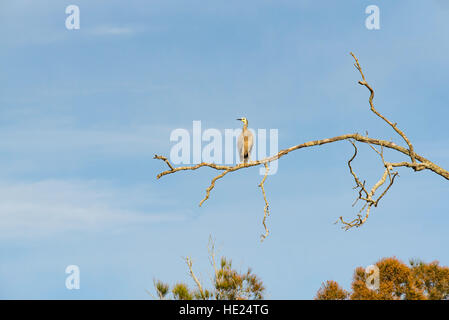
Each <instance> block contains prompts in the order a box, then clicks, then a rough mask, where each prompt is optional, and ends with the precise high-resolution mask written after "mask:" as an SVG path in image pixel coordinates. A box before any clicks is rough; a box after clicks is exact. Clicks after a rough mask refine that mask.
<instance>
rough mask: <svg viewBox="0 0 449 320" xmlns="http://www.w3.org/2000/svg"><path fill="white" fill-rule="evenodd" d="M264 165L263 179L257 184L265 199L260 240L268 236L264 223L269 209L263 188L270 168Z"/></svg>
mask: <svg viewBox="0 0 449 320" xmlns="http://www.w3.org/2000/svg"><path fill="white" fill-rule="evenodd" d="M264 165H265V175H264V176H263V179H262V181H261V182H260V184H259V187H260V188H261V189H262V195H263V199H264V201H265V207H264V208H263V212H264V215H263V221H262V224H263V227H264V228H265V234H262V235H261V239H260V240H261V241H264V240H265V238H266V237H267V236H268V233H269V231H268V228H267V225H266V224H265V220H267V217H268V216H269V215H270V211H269V210H268V201H267V196H266V194H265V188H264V184H265V180H266V179H267V176H268V171H269V170H270V169H269V167H268V164H267V163H264Z"/></svg>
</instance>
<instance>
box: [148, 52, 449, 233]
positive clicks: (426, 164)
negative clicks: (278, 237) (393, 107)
mask: <svg viewBox="0 0 449 320" xmlns="http://www.w3.org/2000/svg"><path fill="white" fill-rule="evenodd" d="M350 54H351V56H352V57H353V58H354V61H355V63H354V66H355V68H356V69H357V70H358V71H359V73H360V75H361V77H362V80H360V81H359V82H358V83H359V84H360V85H362V86H365V87H366V88H367V89H368V90H369V91H370V97H369V100H368V101H369V105H370V109H371V111H372V112H373V113H374V114H375V115H376V116H378V117H379V118H380V119H382V120H383V121H385V122H386V123H387V124H388V125H390V126H391V127H392V128H393V129H394V130H395V132H396V133H397V134H398V135H399V136H400V137H401V138H402V139H403V140H404V141H405V143H406V145H407V147H402V146H399V145H397V144H395V143H394V142H391V141H387V140H382V139H375V138H370V137H368V135H366V136H363V135H360V134H358V133H349V134H343V135H339V136H336V137H333V138H326V139H321V140H314V141H309V142H305V143H301V144H298V145H295V146H292V147H290V148H287V149H283V150H281V151H279V152H278V153H277V154H275V155H273V156H271V157H266V158H264V159H261V160H257V161H251V162H248V163H240V164H237V165H231V166H227V165H219V164H215V163H206V162H202V163H199V164H196V165H192V166H179V167H174V166H173V165H172V164H171V163H170V162H169V161H168V159H167V158H166V157H163V156H160V155H155V156H154V159H159V160H162V161H164V162H165V163H166V164H167V166H168V167H169V169H168V170H166V171H163V172H161V173H159V174H158V175H157V178H158V179H159V178H161V177H163V176H165V175H168V174H172V173H176V172H179V171H187V170H197V169H199V168H202V167H209V168H212V169H214V170H218V171H221V173H220V174H218V175H217V176H216V177H214V178H213V179H212V181H211V183H210V185H209V187H208V188H207V189H206V195H205V197H204V198H203V199H202V200H201V201H200V206H201V205H202V204H203V203H204V202H205V201H206V200H207V199H209V197H210V193H211V191H212V190H213V189H214V187H215V183H216V182H217V180H219V179H221V178H223V177H224V176H225V175H226V174H228V173H230V172H233V171H237V170H240V169H246V168H249V167H255V166H260V165H264V166H265V175H264V177H263V179H262V181H261V183H260V184H259V187H260V188H261V189H262V194H263V198H264V201H265V207H264V217H263V221H262V224H263V226H264V229H265V234H263V235H262V236H261V239H262V241H263V240H264V239H265V238H266V237H267V236H268V233H269V231H268V228H267V226H266V219H267V217H268V216H269V215H270V212H269V209H268V208H269V204H268V201H267V197H266V194H265V188H264V183H265V180H266V178H267V175H268V164H269V163H271V162H273V161H277V160H279V159H280V158H281V157H283V156H285V155H287V154H288V153H290V152H291V151H295V150H298V149H302V148H308V147H313V146H320V145H324V144H328V143H333V142H337V141H341V140H348V141H349V142H350V143H351V144H352V145H353V147H354V155H353V156H352V157H351V159H350V160H349V161H348V167H349V171H350V173H351V175H352V176H353V178H354V181H355V187H354V189H357V190H358V196H357V199H356V201H355V203H356V202H357V201H359V200H360V201H363V202H364V204H363V206H362V208H361V209H360V211H359V213H358V214H357V216H356V218H355V219H353V220H351V221H345V220H344V219H343V217H340V218H339V220H340V221H341V223H342V224H343V228H344V229H346V230H348V229H350V228H352V227H360V226H361V225H363V224H364V223H365V222H366V220H367V219H368V216H369V214H370V211H371V209H372V207H373V206H374V207H377V205H378V203H379V201H380V200H381V199H382V198H383V197H384V196H385V195H386V193H387V192H388V190H389V189H390V188H391V186H392V185H393V183H394V181H395V178H396V177H397V176H398V172H397V171H393V168H399V167H407V168H411V169H413V170H414V171H422V170H429V171H432V172H434V173H436V174H437V175H439V176H441V177H443V178H445V179H446V180H449V171H447V170H445V169H443V168H441V167H440V166H438V165H436V164H435V163H433V162H431V161H430V160H428V159H426V158H424V157H423V156H421V155H419V154H417V153H416V152H415V151H414V149H413V146H412V144H411V142H410V140H409V138H408V137H407V136H406V135H405V133H404V132H403V131H402V130H400V129H399V128H398V126H397V123H393V122H391V121H390V120H388V119H387V118H386V117H385V116H383V115H382V114H381V113H379V111H377V110H376V108H375V107H374V103H373V99H374V90H373V88H372V87H371V86H370V85H369V84H368V82H367V81H366V79H365V75H364V74H363V71H362V68H361V66H360V64H359V61H358V59H357V57H356V56H355V55H354V54H353V53H352V52H351V53H350ZM355 141H357V142H360V143H365V144H368V145H369V146H370V147H371V148H372V149H373V150H374V151H375V152H376V153H377V154H378V155H379V157H380V159H381V161H382V164H383V167H384V168H385V169H384V172H383V174H382V176H381V177H380V178H379V180H378V181H377V182H376V183H375V184H374V185H373V186H372V188H371V189H370V190H368V189H367V186H366V181H363V182H362V181H361V180H360V178H359V177H358V176H357V174H356V173H355V171H354V170H353V168H352V166H351V163H352V161H353V160H354V159H355V157H356V155H357V146H356V144H355ZM374 146H378V147H380V150H378V149H377V148H376V147H374ZM384 148H388V149H391V150H394V151H397V152H399V153H402V154H404V155H406V156H407V157H409V158H410V162H409V161H402V162H396V163H395V162H387V161H386V160H385V158H384V153H383V152H384ZM382 187H384V189H383V191H382V192H381V193H380V195H379V196H377V198H376V194H377V193H376V192H377V191H378V190H379V189H381V188H382ZM379 192H380V191H379ZM355 203H354V205H355ZM362 212H364V215H362Z"/></svg>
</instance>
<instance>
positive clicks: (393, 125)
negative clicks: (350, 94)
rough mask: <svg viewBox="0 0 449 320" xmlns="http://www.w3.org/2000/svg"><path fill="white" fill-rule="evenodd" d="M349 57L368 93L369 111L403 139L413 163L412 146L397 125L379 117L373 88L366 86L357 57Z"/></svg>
mask: <svg viewBox="0 0 449 320" xmlns="http://www.w3.org/2000/svg"><path fill="white" fill-rule="evenodd" d="M351 56H352V57H353V58H354V60H355V63H354V66H355V67H356V69H357V70H358V71H359V72H360V75H361V76H362V81H359V84H360V85H362V86H365V87H366V88H367V89H368V90H369V91H370V97H369V104H370V106H371V111H372V112H374V113H375V114H376V115H377V116H378V117H379V118H381V119H382V120H384V121H385V122H386V123H388V124H389V125H390V126H391V127H392V128H393V129H394V130H395V131H396V132H397V133H398V134H399V135H400V136H401V137H402V138H403V139H404V141H405V142H406V143H407V145H408V148H409V152H410V158H411V159H412V163H415V162H416V161H415V153H414V151H413V146H412V144H411V143H410V140H409V139H408V138H407V136H406V135H405V133H404V132H402V131H401V130H400V129H399V128H398V127H397V123H392V122H391V121H390V120H388V119H387V118H386V117H384V116H383V115H381V114H380V113H379V112H378V111H377V110H376V109H375V108H374V103H373V98H374V90H373V88H372V87H371V86H370V85H369V84H368V82H367V81H366V79H365V75H364V74H363V72H362V67H361V66H360V64H359V60H358V59H357V57H356V56H355V55H354V54H353V53H352V52H351Z"/></svg>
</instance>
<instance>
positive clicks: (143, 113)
mask: <svg viewBox="0 0 449 320" xmlns="http://www.w3.org/2000/svg"><path fill="white" fill-rule="evenodd" d="M70 4H76V5H78V6H79V8H80V13H81V28H80V30H72V31H69V30H67V29H66V28H65V19H66V17H67V15H66V14H65V8H66V7H67V6H68V5H70ZM371 4H378V5H379V8H380V26H381V29H380V30H368V29H366V28H365V18H366V17H367V15H366V14H365V8H366V7H367V6H368V5H371ZM448 14H449V5H448V4H446V2H445V1H443V0H439V1H437V0H435V1H425V2H424V1H416V0H415V1H394V2H388V3H387V2H381V1H356V0H353V1H326V2H325V1H216V0H214V1H126V2H124V1H111V0H108V1H87V0H86V1H43V0H39V1H31V0H28V1H25V0H14V1H13V0H6V1H2V2H1V4H0V39H1V47H0V48H1V50H0V70H1V71H0V168H1V170H0V259H1V263H0V298H3V299H14V298H25V299H93V298H99V299H112V298H118V299H147V298H151V297H150V296H148V294H147V293H146V292H145V290H146V289H150V290H151V289H153V287H152V281H153V278H159V279H162V280H164V281H167V282H169V283H171V284H174V283H175V282H176V281H178V280H185V281H187V282H188V283H190V284H192V285H193V283H192V282H191V281H190V279H189V278H188V275H187V270H186V266H185V264H184V262H183V260H182V257H184V256H190V257H192V258H193V261H194V270H195V271H196V272H197V273H198V275H199V276H200V277H201V278H202V279H203V281H204V282H205V283H207V282H208V280H209V278H210V277H211V275H212V273H211V267H210V265H209V262H208V255H207V242H208V237H209V235H213V236H214V238H215V239H216V245H217V249H218V255H226V256H228V257H230V258H232V259H233V262H234V265H235V266H236V267H237V268H239V269H241V270H246V268H247V267H252V269H253V270H254V272H255V273H256V274H257V275H259V276H260V277H261V278H262V279H263V281H264V283H265V286H266V287H267V294H266V297H267V298H271V299H311V298H313V296H314V295H315V293H316V291H317V290H318V288H319V287H320V285H321V282H323V281H325V280H328V279H333V280H336V281H338V282H339V283H341V284H342V285H343V286H344V287H345V288H348V287H349V284H350V281H351V278H352V272H353V270H354V268H355V267H357V266H367V265H370V264H372V263H374V262H376V261H377V260H378V259H379V258H381V257H385V256H393V255H394V256H397V257H398V258H400V259H403V260H405V261H406V260H408V259H409V258H414V257H419V258H422V259H424V260H426V261H432V260H435V259H436V260H439V261H440V262H441V263H442V264H444V265H449V251H448V250H447V243H448V242H449V241H448V240H449V239H448V233H447V226H448V225H449V218H448V216H447V210H448V207H447V196H448V191H449V188H448V184H447V181H446V180H444V179H443V178H441V177H439V176H437V175H435V174H432V173H431V172H419V173H414V172H412V171H410V170H406V169H402V170H400V177H399V179H398V180H397V181H396V183H395V185H394V186H393V188H392V189H391V190H390V192H389V193H388V194H387V195H386V196H385V198H384V199H382V201H381V203H380V204H379V207H378V208H376V209H375V210H373V211H372V214H371V216H370V218H369V220H368V222H367V223H366V224H365V225H364V226H363V227H361V228H359V229H354V230H350V231H347V232H345V231H343V230H341V229H340V226H339V225H334V224H333V223H334V222H335V220H336V219H337V218H338V217H339V216H341V215H342V216H344V217H345V218H347V219H349V218H351V217H353V216H354V215H355V214H356V212H357V209H355V208H352V207H351V204H352V203H353V200H354V199H355V196H356V193H355V191H354V190H352V187H353V180H352V177H351V176H350V174H349V172H348V168H347V165H346V162H347V160H348V159H349V158H350V157H351V155H352V146H351V145H350V144H349V143H347V142H340V143H335V144H330V145H326V146H322V147H317V148H309V149H303V150H299V151H295V152H294V153H291V154H289V155H288V156H286V157H284V158H283V159H282V160H281V161H280V163H279V170H278V172H277V173H276V174H275V175H273V176H270V177H269V178H268V180H267V182H266V185H265V188H266V192H267V196H268V199H269V202H270V208H271V216H270V217H269V219H268V226H269V228H270V231H271V234H270V236H269V237H268V238H267V239H266V241H265V242H263V243H260V241H259V235H260V234H261V233H262V232H263V226H262V223H261V222H262V217H263V206H264V203H263V198H262V194H261V192H260V189H259V188H258V187H257V185H258V183H259V182H260V179H261V176H260V175H259V174H258V169H255V168H252V169H249V170H245V171H244V170H241V171H239V172H235V173H233V174H229V175H228V176H227V177H226V178H225V179H222V180H221V181H219V182H218V183H217V186H216V188H215V189H214V190H213V192H212V194H211V198H210V199H209V200H208V201H207V202H206V203H205V204H204V205H203V207H201V208H200V207H198V203H199V201H200V200H201V199H202V198H203V196H204V190H205V189H206V188H207V186H208V185H209V183H210V179H211V178H212V177H213V176H214V174H215V173H216V172H215V171H213V170H208V169H204V170H200V171H196V172H194V173H193V172H182V173H177V174H175V175H170V176H167V177H164V178H162V179H161V180H156V178H155V176H156V174H157V173H158V172H160V171H161V170H165V165H164V164H163V163H162V162H160V161H156V160H153V159H152V156H153V154H155V153H158V154H164V155H168V154H169V152H170V148H171V147H172V146H173V144H174V143H173V142H170V140H169V137H170V132H171V131H172V130H174V129H176V128H185V129H187V130H191V127H192V121H194V120H201V121H202V126H203V129H206V128H217V129H220V130H224V129H225V128H237V127H238V126H239V123H238V122H237V121H235V118H237V117H241V116H246V117H247V118H248V119H249V121H250V125H251V126H252V127H254V128H264V129H270V128H276V129H278V130H279V146H280V148H285V147H290V146H292V145H296V144H299V143H302V142H305V141H309V140H315V139H321V138H327V137H332V136H336V135H340V134H344V133H353V132H359V133H364V132H365V131H366V130H367V131H368V132H369V134H370V136H372V137H378V138H384V139H387V140H390V139H393V140H394V141H395V142H397V143H400V144H402V141H401V140H400V139H398V137H397V136H396V135H395V133H394V132H393V131H392V130H391V128H389V127H387V126H386V125H385V124H384V123H383V122H382V121H380V120H379V119H378V118H376V117H375V116H374V114H372V113H371V112H370V111H369V105H368V100H367V99H368V92H367V90H366V89H365V88H363V87H361V86H359V85H358V84H357V81H358V80H359V78H360V76H359V74H358V73H357V71H356V70H355V69H354V67H353V64H352V63H353V61H352V58H351V56H350V55H349V52H350V51H353V52H354V53H355V54H356V55H357V56H358V58H359V60H360V63H361V65H362V67H363V69H364V72H365V75H366V77H367V79H368V81H369V83H370V84H371V85H372V86H373V87H374V89H375V91H376V96H375V104H376V106H377V108H378V110H379V111H381V112H382V113H383V114H384V115H385V116H387V117H389V118H390V119H391V120H392V121H394V122H398V125H399V126H400V128H403V129H404V131H405V132H406V134H407V135H408V137H409V138H410V139H411V141H412V143H413V144H414V147H415V150H416V151H417V152H418V153H420V154H421V155H423V156H425V157H428V158H429V159H431V160H433V161H434V162H435V163H437V164H438V165H440V166H442V167H443V168H449V152H448V149H447V146H448V143H449V130H448V129H447V119H448V118H449V111H448V108H447V106H448V101H449V96H448V94H447V83H448V80H449V79H448V77H449V76H448V74H449V72H448V71H449V70H448V69H449V62H448V59H447V57H448V52H449V21H448V20H447V16H448ZM359 151H360V157H358V158H357V159H356V160H355V162H354V166H355V169H356V170H357V172H358V173H359V174H360V175H361V176H363V178H364V179H366V180H367V181H368V183H374V182H375V181H376V179H377V178H378V176H379V174H381V172H382V167H381V166H380V160H379V158H378V157H377V155H376V154H374V152H373V151H372V150H370V149H369V147H367V146H360V148H359ZM386 156H387V157H389V159H392V160H398V159H403V158H402V157H400V156H398V155H396V154H394V153H391V152H386ZM72 264H75V265H78V266H79V267H80V270H81V282H80V283H81V288H80V290H67V289H66V288H65V278H66V276H67V275H66V274H65V272H64V271H65V268H66V266H67V265H72Z"/></svg>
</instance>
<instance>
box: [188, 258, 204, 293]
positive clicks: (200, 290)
mask: <svg viewBox="0 0 449 320" xmlns="http://www.w3.org/2000/svg"><path fill="white" fill-rule="evenodd" d="M185 262H186V264H187V266H188V267H189V273H190V276H191V277H192V279H193V281H195V283H196V286H197V287H198V291H199V292H200V295H201V298H202V299H203V300H205V299H206V295H205V294H204V291H203V286H202V285H201V282H200V281H199V280H198V278H197V277H196V276H195V273H194V272H193V268H192V265H193V262H192V259H190V258H189V257H186V258H185Z"/></svg>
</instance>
